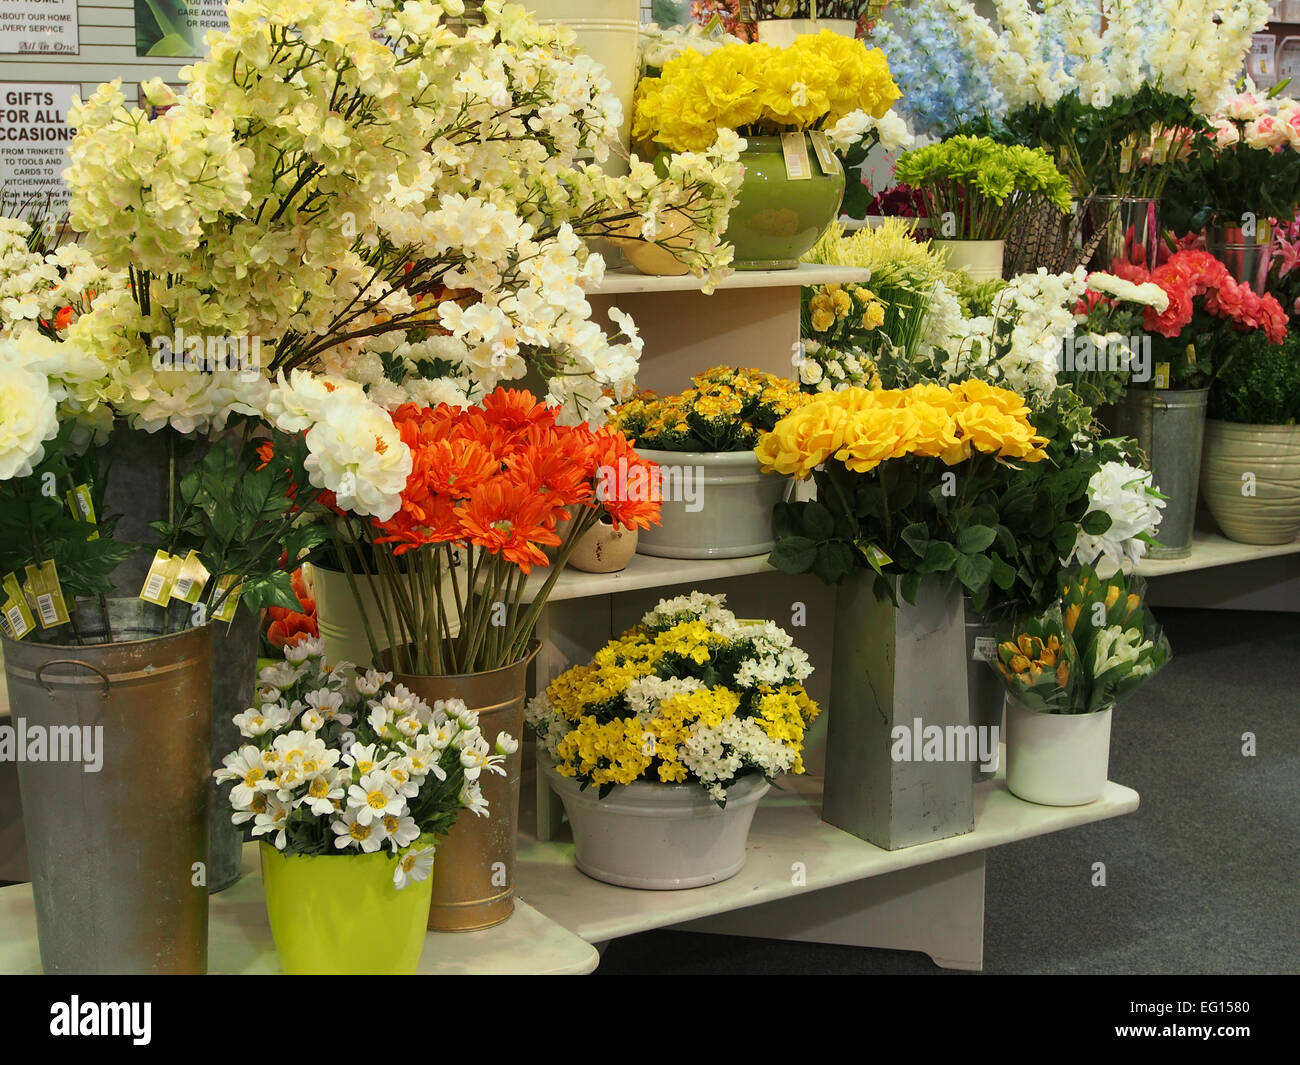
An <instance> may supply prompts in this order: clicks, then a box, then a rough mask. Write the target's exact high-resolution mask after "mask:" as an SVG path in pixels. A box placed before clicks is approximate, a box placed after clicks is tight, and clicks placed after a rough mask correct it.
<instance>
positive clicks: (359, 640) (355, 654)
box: [303, 563, 388, 668]
mask: <svg viewBox="0 0 1300 1065" xmlns="http://www.w3.org/2000/svg"><path fill="white" fill-rule="evenodd" d="M303 577H304V579H305V580H306V582H307V585H308V587H309V588H311V592H312V595H313V596H314V597H315V599H316V627H317V629H318V630H319V631H320V638H321V641H322V642H323V643H324V644H325V661H326V662H331V663H333V662H355V663H357V665H359V666H361V667H362V668H365V667H366V666H370V665H377V663H374V662H371V660H370V644H369V643H368V642H367V641H366V629H365V625H364V624H363V623H362V620H361V611H360V610H359V609H358V608H357V600H356V597H355V596H354V595H353V594H352V588H351V586H350V585H349V584H348V575H347V574H346V573H343V572H342V571H341V570H332V569H325V568H324V567H322V566H313V565H311V564H310V563H309V564H308V565H306V566H304V567H303ZM356 580H357V585H358V587H359V588H360V589H361V596H362V600H363V602H364V603H365V609H366V617H368V618H369V619H370V623H371V624H372V625H376V626H378V627H379V629H380V630H381V631H378V632H376V634H375V638H376V642H377V643H378V644H379V649H380V650H381V651H382V650H383V649H384V648H386V647H387V646H388V641H387V639H385V638H384V634H383V632H382V628H383V626H382V624H381V623H380V620H379V617H380V615H379V607H378V605H377V604H376V602H375V593H374V592H373V591H372V590H371V589H370V587H368V582H367V581H366V578H365V577H364V576H362V575H360V574H358V575H357V578H356Z"/></svg>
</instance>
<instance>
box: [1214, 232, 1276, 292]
mask: <svg viewBox="0 0 1300 1065" xmlns="http://www.w3.org/2000/svg"><path fill="white" fill-rule="evenodd" d="M1205 250H1206V251H1208V252H1209V253H1210V254H1211V255H1213V256H1214V257H1215V258H1216V259H1218V260H1219V261H1220V262H1222V263H1223V265H1224V266H1226V267H1227V268H1228V273H1230V274H1231V275H1232V277H1233V279H1234V280H1236V281H1239V282H1241V284H1243V285H1249V286H1250V287H1251V288H1252V289H1254V290H1255V292H1256V293H1257V294H1258V295H1261V296H1262V295H1264V293H1265V292H1267V291H1268V268H1269V266H1270V265H1271V264H1272V262H1273V227H1272V226H1271V225H1270V224H1269V222H1268V221H1267V219H1265V220H1262V221H1260V222H1259V223H1258V224H1257V225H1256V227H1255V231H1254V232H1253V233H1251V234H1247V233H1246V232H1245V231H1244V230H1243V229H1242V227H1241V226H1209V227H1207V229H1206V230H1205Z"/></svg>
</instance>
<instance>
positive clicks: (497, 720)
mask: <svg viewBox="0 0 1300 1065" xmlns="http://www.w3.org/2000/svg"><path fill="white" fill-rule="evenodd" d="M540 648H541V644H540V643H539V642H538V641H536V640H533V641H532V642H531V643H530V644H529V646H528V654H527V655H526V656H525V657H524V658H523V659H521V660H520V661H518V662H515V663H514V664H513V665H509V666H503V667H502V668H500V669H493V670H488V671H487V672H484V673H463V674H458V675H453V676H443V677H431V676H421V675H412V674H406V673H398V672H396V671H394V676H393V679H394V681H396V682H397V683H399V684H404V685H406V687H407V688H409V689H410V690H411V691H412V692H414V693H415V694H416V695H418V696H419V697H420V698H421V699H423V700H424V701H425V702H427V703H433V702H436V701H437V700H439V699H460V700H463V701H464V703H465V705H466V706H468V707H469V708H470V709H471V710H474V711H476V712H477V713H478V719H479V727H480V728H481V729H482V730H483V735H484V736H485V737H486V738H487V741H488V742H489V743H492V742H493V741H494V740H495V739H496V736H497V733H498V732H508V733H509V734H510V735H511V736H513V737H514V738H515V739H516V740H519V741H520V746H519V749H517V750H516V751H515V753H514V754H512V755H510V756H509V757H508V758H507V759H506V761H505V769H506V774H505V776H500V775H498V774H496V773H485V774H484V775H483V776H482V777H481V778H480V783H481V784H482V788H483V797H484V798H485V799H486V800H487V803H488V816H486V817H479V816H476V815H475V814H472V813H470V812H468V811H464V812H462V813H461V815H460V817H459V818H457V820H456V824H455V825H453V826H452V829H451V831H450V832H448V833H447V836H446V837H445V838H444V839H443V840H442V841H441V842H440V843H439V844H438V851H437V855H436V856H435V858H434V861H433V878H432V879H433V897H432V901H431V902H430V904H429V929H430V930H431V931H434V932H471V931H474V930H475V929H479V928H491V927H492V926H493V925H496V924H500V923H501V922H502V921H504V920H505V919H506V918H507V917H509V916H510V915H511V914H512V913H513V912H514V909H515V900H514V894H515V843H516V840H517V836H518V825H519V779H520V776H521V775H522V772H523V744H522V741H523V733H524V697H525V694H526V690H527V683H528V667H529V666H530V665H531V664H532V661H533V659H534V658H535V657H536V655H537V652H538V650H539V649H540ZM383 658H384V667H383V668H384V669H385V670H389V669H392V665H391V661H392V660H391V657H390V656H389V655H388V653H387V652H384V653H383Z"/></svg>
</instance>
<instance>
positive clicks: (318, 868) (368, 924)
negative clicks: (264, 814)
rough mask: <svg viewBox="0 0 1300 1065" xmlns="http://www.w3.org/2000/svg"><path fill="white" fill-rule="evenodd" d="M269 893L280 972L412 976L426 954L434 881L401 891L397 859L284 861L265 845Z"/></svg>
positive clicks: (287, 857)
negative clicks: (397, 883) (396, 882)
mask: <svg viewBox="0 0 1300 1065" xmlns="http://www.w3.org/2000/svg"><path fill="white" fill-rule="evenodd" d="M260 849H261V853H262V887H263V889H264V890H265V892H266V911H267V916H268V917H269V918H270V920H271V935H272V937H273V938H274V939H275V950H276V953H277V954H279V956H280V965H281V967H282V968H283V969H284V971H285V973H286V974H288V975H290V976H312V975H317V976H406V975H411V974H413V973H414V972H415V970H416V968H417V966H418V965H419V964H420V952H421V951H422V950H423V949H424V939H425V935H426V929H425V925H426V924H427V923H428V920H429V900H430V898H431V896H432V892H433V877H431V876H430V877H427V878H426V879H424V880H420V881H415V882H412V883H408V884H407V885H406V887H404V888H402V889H401V890H400V891H399V890H398V889H397V888H396V887H394V885H393V867H394V865H395V863H396V859H395V858H394V857H393V856H392V855H391V854H389V852H388V850H387V849H386V848H381V849H380V850H378V851H376V852H375V853H373V854H317V855H307V854H281V853H280V852H279V851H277V850H276V849H275V847H273V846H272V845H271V844H269V843H265V842H263V843H262V846H261V848H260Z"/></svg>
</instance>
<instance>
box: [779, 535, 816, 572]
mask: <svg viewBox="0 0 1300 1065" xmlns="http://www.w3.org/2000/svg"><path fill="white" fill-rule="evenodd" d="M816 559H817V543H816V541H814V540H810V539H808V537H806V536H787V537H785V538H784V539H781V540H778V541H777V542H776V546H775V547H773V548H772V553H771V554H770V555H768V556H767V560H768V561H769V562H770V563H772V565H773V566H775V567H776V568H777V569H779V570H780V571H781V572H782V573H807V572H808V571H809V570H810V569H812V567H813V563H814V562H815V561H816Z"/></svg>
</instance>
